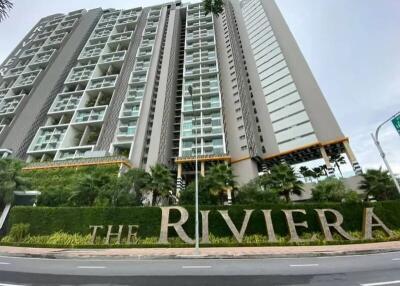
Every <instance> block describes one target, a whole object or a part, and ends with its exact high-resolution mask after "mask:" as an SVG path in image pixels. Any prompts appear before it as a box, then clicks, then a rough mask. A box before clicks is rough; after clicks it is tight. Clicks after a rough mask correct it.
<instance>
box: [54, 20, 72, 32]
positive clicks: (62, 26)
mask: <svg viewBox="0 0 400 286" xmlns="http://www.w3.org/2000/svg"><path fill="white" fill-rule="evenodd" d="M75 22H76V19H72V20H69V21H63V22H61V23H60V25H58V27H57V30H66V29H70V28H72V27H73V26H74V24H75Z"/></svg>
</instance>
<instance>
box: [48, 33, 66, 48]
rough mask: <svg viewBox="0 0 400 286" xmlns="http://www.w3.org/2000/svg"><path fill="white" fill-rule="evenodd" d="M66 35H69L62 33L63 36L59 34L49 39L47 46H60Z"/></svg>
mask: <svg viewBox="0 0 400 286" xmlns="http://www.w3.org/2000/svg"><path fill="white" fill-rule="evenodd" d="M66 35H67V33H61V34H57V35H54V36H51V37H50V38H48V40H47V42H46V43H45V45H46V46H53V45H59V44H61V42H62V41H63V40H64V38H65V36H66Z"/></svg>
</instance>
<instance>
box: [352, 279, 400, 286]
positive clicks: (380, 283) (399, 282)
mask: <svg viewBox="0 0 400 286" xmlns="http://www.w3.org/2000/svg"><path fill="white" fill-rule="evenodd" d="M395 284H399V285H400V280H396V281H387V282H376V283H368V284H360V285H361V286H381V285H395Z"/></svg>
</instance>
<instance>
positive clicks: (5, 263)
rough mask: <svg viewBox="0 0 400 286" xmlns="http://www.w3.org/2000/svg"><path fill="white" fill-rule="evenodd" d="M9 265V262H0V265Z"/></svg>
mask: <svg viewBox="0 0 400 286" xmlns="http://www.w3.org/2000/svg"><path fill="white" fill-rule="evenodd" d="M9 264H11V263H9V262H0V265H9Z"/></svg>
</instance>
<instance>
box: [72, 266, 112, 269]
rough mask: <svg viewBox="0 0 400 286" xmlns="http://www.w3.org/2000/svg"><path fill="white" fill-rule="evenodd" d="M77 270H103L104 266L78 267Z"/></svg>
mask: <svg viewBox="0 0 400 286" xmlns="http://www.w3.org/2000/svg"><path fill="white" fill-rule="evenodd" d="M78 268H79V269H105V268H106V267H105V266H78Z"/></svg>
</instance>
